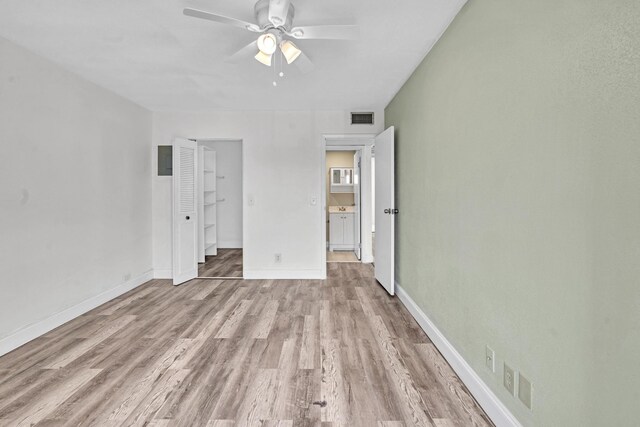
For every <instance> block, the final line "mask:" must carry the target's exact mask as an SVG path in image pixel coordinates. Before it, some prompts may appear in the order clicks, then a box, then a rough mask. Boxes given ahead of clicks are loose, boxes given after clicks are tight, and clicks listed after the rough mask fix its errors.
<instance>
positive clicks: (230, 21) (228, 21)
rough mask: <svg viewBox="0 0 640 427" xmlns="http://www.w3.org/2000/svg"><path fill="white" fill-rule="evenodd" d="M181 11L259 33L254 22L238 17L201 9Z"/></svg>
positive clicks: (188, 14) (258, 28) (195, 16)
mask: <svg viewBox="0 0 640 427" xmlns="http://www.w3.org/2000/svg"><path fill="white" fill-rule="evenodd" d="M183 13H184V14H185V15H187V16H192V17H194V18H200V19H207V20H209V21H214V22H219V23H221V24H227V25H232V26H234V27H238V28H243V29H245V30H249V31H252V32H254V33H261V32H262V30H261V29H260V27H258V26H257V25H256V24H251V23H250V22H245V21H241V20H240V19H235V18H229V17H228V16H222V15H217V14H215V13H210V12H205V11H203V10H198V9H191V8H186V9H184V11H183Z"/></svg>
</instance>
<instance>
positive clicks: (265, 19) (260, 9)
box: [254, 0, 295, 31]
mask: <svg viewBox="0 0 640 427" xmlns="http://www.w3.org/2000/svg"><path fill="white" fill-rule="evenodd" d="M254 10H255V14H256V22H257V23H258V25H259V26H260V28H262V29H263V30H265V29H268V28H284V29H285V30H286V31H289V30H290V29H291V28H292V27H293V17H294V15H295V8H294V7H293V4H291V3H289V10H288V11H287V19H286V20H285V22H284V23H283V24H282V25H279V26H277V27H275V26H274V25H273V24H272V23H271V21H269V0H258V2H257V3H256V5H255V9H254Z"/></svg>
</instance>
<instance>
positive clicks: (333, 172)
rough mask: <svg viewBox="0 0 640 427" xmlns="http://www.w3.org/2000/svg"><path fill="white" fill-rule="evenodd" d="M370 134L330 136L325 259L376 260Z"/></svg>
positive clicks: (325, 165)
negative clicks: (372, 224) (372, 226)
mask: <svg viewBox="0 0 640 427" xmlns="http://www.w3.org/2000/svg"><path fill="white" fill-rule="evenodd" d="M374 137H375V136H370V135H349V136H327V135H325V137H324V138H325V147H324V150H323V151H324V156H323V159H322V162H323V167H322V170H323V178H322V190H323V191H322V194H323V200H324V202H325V205H324V212H323V218H324V228H323V240H324V242H325V244H324V251H325V256H326V258H325V260H326V262H329V263H331V262H362V263H366V264H368V263H373V250H372V238H371V237H372V234H371V221H372V215H371V214H372V203H373V198H372V197H371V196H372V192H371V184H372V178H373V177H372V175H371V153H372V148H373V139H374Z"/></svg>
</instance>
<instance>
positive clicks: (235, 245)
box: [218, 239, 242, 249]
mask: <svg viewBox="0 0 640 427" xmlns="http://www.w3.org/2000/svg"><path fill="white" fill-rule="evenodd" d="M218 249H242V239H239V240H219V241H218Z"/></svg>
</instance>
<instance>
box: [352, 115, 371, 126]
mask: <svg viewBox="0 0 640 427" xmlns="http://www.w3.org/2000/svg"><path fill="white" fill-rule="evenodd" d="M351 124H352V125H372V124H373V113H351Z"/></svg>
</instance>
